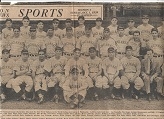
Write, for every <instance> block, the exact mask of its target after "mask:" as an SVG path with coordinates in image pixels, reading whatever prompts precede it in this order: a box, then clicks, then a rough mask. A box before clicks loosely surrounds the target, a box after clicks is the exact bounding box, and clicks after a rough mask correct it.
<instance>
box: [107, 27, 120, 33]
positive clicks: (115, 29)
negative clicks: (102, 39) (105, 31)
mask: <svg viewBox="0 0 164 119" xmlns="http://www.w3.org/2000/svg"><path fill="white" fill-rule="evenodd" d="M117 27H118V25H116V26H112V25H110V26H108V28H109V31H110V35H116V34H117Z"/></svg>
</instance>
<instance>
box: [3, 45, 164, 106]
mask: <svg viewBox="0 0 164 119" xmlns="http://www.w3.org/2000/svg"><path fill="white" fill-rule="evenodd" d="M125 51H126V54H125V57H123V58H122V59H121V60H119V59H118V58H116V57H115V56H116V49H114V47H109V48H108V50H107V52H108V57H106V58H105V59H104V60H103V61H102V60H101V59H100V58H99V57H97V50H96V48H95V47H90V48H89V57H87V58H86V60H84V59H83V58H82V57H81V50H80V49H79V48H75V49H74V51H73V57H72V58H70V59H69V60H67V58H66V57H64V56H62V52H63V50H62V48H61V47H56V48H55V56H54V57H52V58H50V59H46V50H42V49H41V50H39V51H38V55H39V57H37V60H35V61H33V62H31V60H30V59H28V58H29V52H28V50H26V49H24V50H22V51H21V58H20V59H18V60H17V61H16V62H15V63H14V61H13V60H12V59H11V58H9V56H10V51H9V50H7V49H3V50H2V61H1V63H2V65H1V80H2V81H1V100H2V102H4V101H5V100H6V96H7V93H8V92H10V91H9V90H11V89H13V90H14V91H15V93H16V95H17V97H18V99H17V100H20V99H26V100H29V101H31V100H32V97H33V95H32V93H33V92H35V93H36V96H38V97H39V99H38V103H39V104H40V103H43V102H44V99H45V95H46V94H48V95H49V96H50V98H52V101H56V102H58V100H59V97H60V96H61V95H63V96H64V99H65V101H66V102H68V103H70V104H71V108H75V107H77V106H80V107H81V106H82V102H83V101H84V99H85V96H86V94H88V96H90V98H93V99H95V100H98V98H99V97H100V95H101V96H102V97H103V99H108V96H111V97H112V98H113V99H121V97H122V98H125V97H126V96H127V95H128V96H130V97H131V96H132V97H133V98H135V99H138V98H139V97H140V91H141V90H144V91H145V92H146V95H147V99H148V100H149V101H151V94H153V95H155V96H156V98H157V99H158V100H159V96H162V95H163V85H164V84H163V76H164V64H163V65H162V66H161V67H160V66H159V63H158V62H157V61H156V58H155V57H153V50H151V49H147V51H146V57H145V58H144V59H143V60H142V61H141V62H140V60H139V59H138V58H136V57H134V56H133V55H132V47H131V46H126V48H125ZM23 83H25V84H26V85H25V88H24V89H22V88H21V84H23ZM33 88H34V89H33ZM120 89H121V90H120ZM62 92H63V93H62Z"/></svg>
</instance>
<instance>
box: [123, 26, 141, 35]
mask: <svg viewBox="0 0 164 119" xmlns="http://www.w3.org/2000/svg"><path fill="white" fill-rule="evenodd" d="M137 30H138V29H137V28H136V27H132V28H130V27H128V28H126V29H125V31H124V34H125V35H126V36H131V35H133V32H134V31H137Z"/></svg>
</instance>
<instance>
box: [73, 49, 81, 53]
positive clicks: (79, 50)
mask: <svg viewBox="0 0 164 119" xmlns="http://www.w3.org/2000/svg"><path fill="white" fill-rule="evenodd" d="M76 51H81V50H80V49H79V48H75V49H74V50H73V52H76Z"/></svg>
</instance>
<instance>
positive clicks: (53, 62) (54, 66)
mask: <svg viewBox="0 0 164 119" xmlns="http://www.w3.org/2000/svg"><path fill="white" fill-rule="evenodd" d="M66 63H67V58H66V57H64V56H61V57H60V58H59V59H56V58H55V57H52V58H50V59H48V60H47V61H46V63H45V67H44V69H45V70H46V71H48V72H50V71H51V70H52V71H53V73H56V72H60V73H62V72H64V66H65V65H66Z"/></svg>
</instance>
